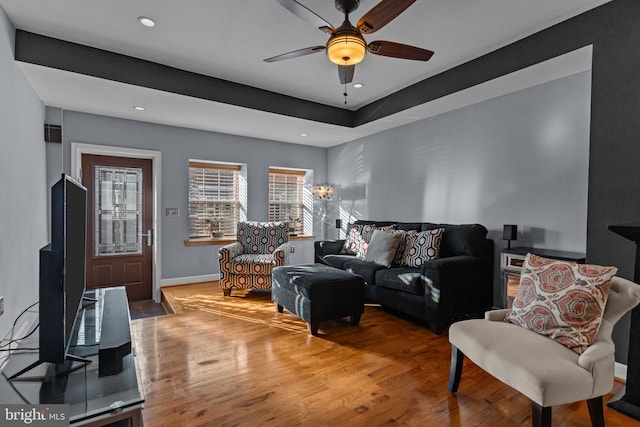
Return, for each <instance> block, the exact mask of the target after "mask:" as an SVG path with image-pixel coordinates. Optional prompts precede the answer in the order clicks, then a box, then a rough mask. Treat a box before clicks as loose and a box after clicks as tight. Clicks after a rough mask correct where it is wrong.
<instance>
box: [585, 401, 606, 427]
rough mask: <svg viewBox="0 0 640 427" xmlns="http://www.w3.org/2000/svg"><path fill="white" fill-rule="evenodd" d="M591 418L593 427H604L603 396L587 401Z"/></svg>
mask: <svg viewBox="0 0 640 427" xmlns="http://www.w3.org/2000/svg"><path fill="white" fill-rule="evenodd" d="M587 405H588V407H589V416H590V417H591V425H592V426H593V427H604V411H603V409H602V396H600V397H594V398H593V399H589V400H587Z"/></svg>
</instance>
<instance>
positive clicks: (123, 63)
mask: <svg viewBox="0 0 640 427" xmlns="http://www.w3.org/2000/svg"><path fill="white" fill-rule="evenodd" d="M610 5H611V3H608V4H605V5H603V6H600V7H598V8H596V9H593V10H591V11H588V12H585V13H583V14H581V15H579V16H577V17H574V18H572V19H569V20H567V21H564V22H562V23H560V24H557V25H555V26H553V27H551V28H548V29H545V30H542V31H540V32H538V33H536V34H534V35H532V36H529V37H527V38H524V39H522V40H519V41H517V42H514V43H512V44H510V45H508V46H505V47H503V48H501V49H498V50H496V51H494V52H491V53H488V54H486V55H484V56H482V57H479V58H477V59H474V60H472V61H469V62H467V63H465V64H462V65H459V66H457V67H455V68H453V69H451V70H447V71H445V72H443V73H440V74H438V75H436V76H433V77H430V78H427V79H425V80H422V81H420V82H418V83H415V84H413V85H411V86H409V87H407V88H405V89H402V90H399V91H398V92H395V93H393V94H391V95H388V96H386V97H384V98H381V99H379V100H377V101H374V102H372V103H370V104H368V105H365V106H364V107H362V108H360V109H359V110H357V111H349V110H344V109H341V108H337V107H332V106H328V105H324V104H320V103H315V102H311V101H306V100H302V99H299V98H294V97H291V96H286V95H282V94H279V93H275V92H270V91H266V90H263V89H258V88H255V87H251V86H246V85H242V84H239V83H234V82H230V81H227V80H221V79H217V78H214V77H208V76H204V75H201V74H196V73H192V72H188V71H184V70H180V69H176V68H172V67H168V66H165V65H161V64H157V63H154V62H150V61H145V60H141V59H138V58H133V57H130V56H125V55H121V54H117V53H113V52H109V51H105V50H101V49H96V48H92V47H88V46H84V45H79V44H75V43H71V42H67V41H63V40H58V39H54V38H51V37H46V36H42V35H38V34H34V33H29V32H26V31H22V30H16V47H15V52H16V60H18V61H23V62H29V63H33V64H38V65H42V66H46V67H52V68H58V69H61V70H67V71H72V72H76V73H81V74H86V75H90V76H94V77H99V78H104V79H108V80H114V81H119V82H123V83H128V84H133V85H138V86H143V87H149V88H152V89H158V90H163V91H166V92H172V93H177V94H182V95H187V96H192V97H196V98H201V99H207V100H211V101H216V102H222V103H226V104H231V105H237V106H241V107H246V108H252V109H256V110H261V111H268V112H271V113H275V114H281V115H286V116H290V117H298V118H302V119H307V120H313V121H318V122H323V123H328V124H334V125H339V126H345V127H357V126H360V125H363V124H366V123H369V122H372V121H375V120H378V119H381V118H384V117H386V116H389V115H391V114H395V113H398V112H401V111H403V110H406V109H408V108H411V107H415V106H417V105H421V104H424V103H426V102H430V101H433V100H436V99H438V98H441V97H443V96H446V95H449V94H452V93H456V92H459V91H461V90H464V89H467V88H470V87H473V86H475V85H478V84H480V83H484V82H487V81H490V80H493V79H495V78H498V77H501V76H504V75H506V74H509V73H512V72H514V71H518V70H520V69H523V68H526V67H528V66H531V65H534V64H537V63H539V62H542V61H545V60H548V59H551V58H554V57H556V56H559V55H562V54H565V53H567V52H571V51H573V50H576V49H579V48H581V47H584V46H587V45H589V44H592V43H593V40H594V37H596V36H595V34H594V33H595V32H598V31H602V30H603V29H602V28H601V22H602V21H601V15H602V13H603V11H605V10H606V9H603V8H606V7H608V6H609V7H611V6H610Z"/></svg>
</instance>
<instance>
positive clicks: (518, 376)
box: [449, 277, 640, 426]
mask: <svg viewBox="0 0 640 427" xmlns="http://www.w3.org/2000/svg"><path fill="white" fill-rule="evenodd" d="M638 302H640V286H638V285H637V284H635V283H633V282H630V281H628V280H625V279H622V278H619V277H614V278H613V279H612V280H611V289H610V292H609V297H608V300H607V302H606V306H605V310H604V314H603V319H602V323H601V324H600V328H599V330H598V332H597V335H596V336H595V340H594V341H593V343H592V344H591V345H590V346H588V347H587V348H586V350H584V351H583V352H582V353H581V354H578V353H576V352H575V351H573V350H571V349H570V348H567V347H566V346H564V345H562V344H560V343H558V342H556V341H554V340H553V339H550V338H548V337H546V336H543V335H540V334H538V333H536V332H533V331H531V330H528V329H525V328H522V327H520V326H518V325H516V324H513V323H509V322H505V321H504V319H505V315H506V314H507V312H508V311H509V310H494V311H489V312H487V313H486V314H485V319H473V320H465V321H461V322H458V323H454V324H453V325H451V328H450V329H449V341H450V342H451V372H450V377H449V391H451V392H453V393H455V392H456V391H457V390H458V386H459V383H460V375H461V373H462V362H463V356H464V355H466V356H467V357H468V358H469V359H470V360H471V361H472V362H473V363H474V364H476V365H477V366H479V367H480V368H482V369H484V370H485V371H486V372H488V373H489V374H491V375H493V376H494V377H495V378H497V379H498V380H500V381H502V382H503V383H505V384H507V385H508V386H510V387H512V388H514V389H516V390H518V391H519V392H520V393H522V394H524V395H525V396H527V397H528V398H529V399H531V400H532V425H534V426H550V425H551V407H552V406H555V405H564V404H567V403H572V402H578V401H582V400H586V401H587V404H588V407H589V415H590V416H591V422H592V425H594V426H604V416H603V407H602V396H603V395H605V394H607V393H609V392H610V391H611V389H612V387H613V381H614V350H615V348H614V344H613V341H612V339H611V332H612V330H613V325H614V324H615V323H616V322H617V321H618V320H619V319H620V318H621V317H622V316H623V315H624V314H625V313H626V312H627V311H629V310H631V309H632V308H633V307H635V306H636V305H637V304H638Z"/></svg>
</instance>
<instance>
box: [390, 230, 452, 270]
mask: <svg viewBox="0 0 640 427" xmlns="http://www.w3.org/2000/svg"><path fill="white" fill-rule="evenodd" d="M442 233H444V228H436V229H433V230H427V231H420V232H418V231H407V232H406V233H404V234H403V236H402V238H401V239H400V244H399V245H398V251H397V252H396V258H395V259H394V262H396V263H397V264H400V265H404V266H407V267H420V266H421V265H422V264H424V262H425V261H429V260H432V259H436V258H438V257H439V256H440V243H441V242H442ZM401 250H402V252H401V253H402V255H399V253H400V251H401Z"/></svg>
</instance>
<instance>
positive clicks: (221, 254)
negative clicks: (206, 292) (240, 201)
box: [218, 221, 289, 296]
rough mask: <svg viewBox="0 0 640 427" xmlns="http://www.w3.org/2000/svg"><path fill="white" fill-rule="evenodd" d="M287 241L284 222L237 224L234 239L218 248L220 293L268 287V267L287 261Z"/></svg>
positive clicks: (269, 286)
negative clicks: (235, 240)
mask: <svg viewBox="0 0 640 427" xmlns="http://www.w3.org/2000/svg"><path fill="white" fill-rule="evenodd" d="M288 242H289V224H288V223H286V222H251V221H250V222H240V223H238V241H237V242H234V243H231V244H229V245H225V246H223V247H221V248H220V250H219V251H218V261H219V262H220V287H221V288H222V292H224V295H225V296H229V295H231V289H234V288H235V289H271V270H272V269H273V268H274V267H277V266H280V265H285V264H286V263H287V261H288V255H289V243H288Z"/></svg>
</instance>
